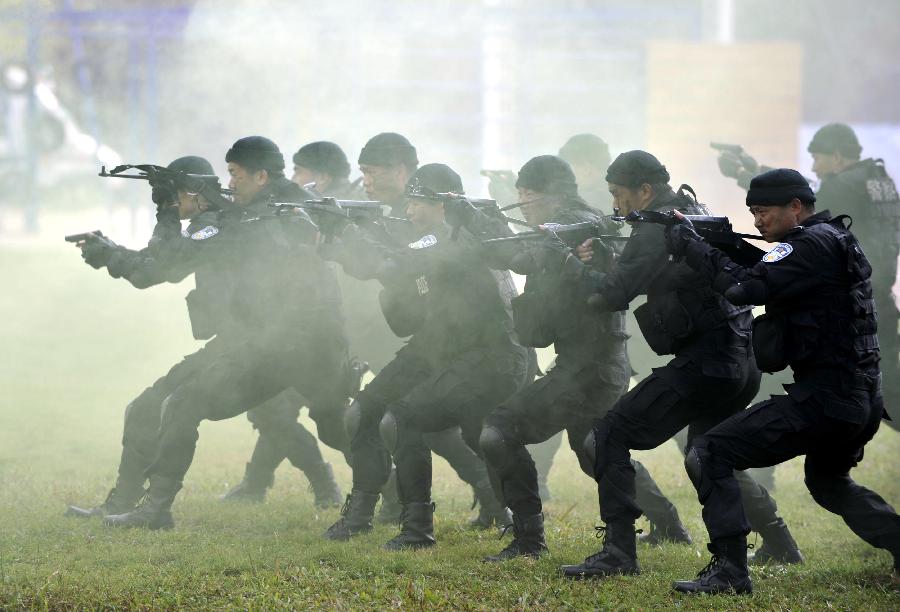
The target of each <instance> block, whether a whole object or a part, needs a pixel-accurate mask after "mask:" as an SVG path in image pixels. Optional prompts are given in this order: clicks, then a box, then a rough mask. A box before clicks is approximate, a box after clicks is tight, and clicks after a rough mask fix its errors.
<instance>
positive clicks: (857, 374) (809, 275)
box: [670, 170, 900, 592]
mask: <svg viewBox="0 0 900 612" xmlns="http://www.w3.org/2000/svg"><path fill="white" fill-rule="evenodd" d="M794 198H796V199H798V200H800V201H801V202H804V203H807V204H808V205H809V206H810V208H809V209H806V211H807V214H810V213H811V211H812V208H811V205H812V203H813V202H815V201H816V198H815V197H814V196H813V194H812V191H811V190H810V189H809V186H808V185H807V184H806V182H805V181H804V179H803V177H802V176H800V174H799V173H797V172H796V171H794V170H772V171H769V172H766V173H764V174H761V175H759V176H757V177H756V178H754V179H753V181H752V182H751V185H750V190H749V192H748V194H747V204H748V205H751V206H753V205H758V206H772V205H778V204H779V203H780V202H791V201H792V200H793V199H794ZM788 205H790V204H788ZM672 234H673V235H672V237H671V239H670V249H671V250H672V251H673V252H677V253H680V254H683V255H684V256H685V261H686V263H687V264H688V265H690V266H691V268H693V269H694V270H696V271H697V272H698V273H700V274H701V275H702V276H704V277H705V278H707V279H708V280H709V281H710V282H712V283H713V286H714V287H715V289H716V290H717V291H720V292H722V293H723V294H724V295H725V296H726V297H727V298H728V299H729V301H731V302H732V303H734V304H736V305H739V306H745V305H751V304H765V305H766V314H765V315H763V316H762V317H760V318H759V319H757V320H756V322H755V324H754V334H755V335H754V345H755V347H756V348H757V360H758V361H759V364H760V366H761V367H762V368H763V369H765V370H767V371H778V370H780V369H783V368H784V367H785V366H786V365H790V366H791V368H792V369H793V371H794V384H792V385H789V386H788V389H787V391H788V392H787V395H781V396H773V397H772V398H771V399H770V400H767V401H763V402H760V403H758V404H756V405H754V406H753V407H752V408H750V409H749V410H747V411H744V412H741V413H738V414H736V415H735V416H733V417H731V418H729V419H727V420H726V421H724V422H722V423H720V424H718V425H717V426H715V427H713V428H712V429H710V430H709V431H707V432H705V433H703V434H702V435H700V436H696V437H695V438H694V440H693V443H692V448H691V449H690V450H689V452H688V455H687V459H686V460H685V465H686V467H687V468H688V473H689V474H690V476H691V479H692V481H693V483H694V486H695V487H697V491H698V496H699V499H700V502H701V503H702V504H703V520H704V522H705V523H706V526H707V529H708V530H709V537H710V541H711V544H710V547H709V548H710V552H712V553H713V560H712V562H711V563H710V564H709V565H708V566H707V568H705V569H704V571H702V572H701V573H700V575H699V576H698V577H697V579H696V580H694V581H684V582H679V583H676V584H675V588H676V589H677V590H680V591H686V592H698V591H699V592H718V591H735V592H749V591H750V590H751V588H752V587H751V584H750V578H749V574H748V572H747V567H746V563H745V561H744V554H745V553H744V551H745V548H746V534H747V533H748V532H749V530H750V525H749V524H748V520H747V517H746V516H745V512H744V509H743V507H742V505H741V493H742V491H741V489H740V487H739V486H738V485H737V483H736V482H735V480H734V476H733V474H734V470H743V469H746V468H749V467H758V466H768V465H774V464H777V463H781V462H783V461H786V460H788V459H791V458H793V457H797V456H799V455H806V464H805V473H806V485H807V487H808V488H809V491H810V493H811V494H812V497H813V499H815V500H816V502H818V503H819V504H820V505H821V506H823V507H824V508H826V509H827V510H829V511H831V512H834V513H836V514H838V515H840V516H841V517H842V518H843V519H844V521H845V522H846V523H847V525H848V526H849V527H850V528H851V529H852V530H853V531H854V532H855V533H856V534H857V535H859V536H860V537H861V538H862V539H864V540H865V541H866V542H868V543H870V544H872V545H873V546H876V547H879V548H885V549H887V550H889V551H890V552H892V553H893V555H894V563H895V567H896V566H897V563H898V560H900V517H898V516H897V514H896V512H894V509H893V508H891V506H890V505H888V504H887V502H885V501H884V499H882V498H881V497H880V496H878V495H877V494H876V493H874V492H873V491H870V490H869V489H866V488H865V487H862V486H860V485H858V484H856V483H855V482H854V481H853V480H852V479H851V478H850V475H849V472H850V469H851V468H853V467H854V466H855V465H856V464H857V463H858V462H859V461H860V460H861V459H862V456H863V447H864V446H865V444H866V443H867V442H868V441H869V440H871V439H872V436H874V435H875V432H876V431H877V429H878V425H879V422H880V420H881V418H882V415H883V404H882V399H881V394H880V391H879V371H878V340H877V337H876V321H875V305H874V302H873V299H872V288H871V284H870V282H869V275H870V273H871V267H870V265H869V263H868V261H867V259H866V256H865V255H864V254H863V252H862V250H861V249H860V247H859V244H858V243H857V241H856V238H855V237H854V236H853V234H851V233H850V232H849V231H847V229H846V228H845V224H844V219H843V218H841V217H838V218H836V219H832V218H831V215H830V214H829V213H828V211H824V212H821V213H818V214H811V216H808V217H807V218H805V220H803V221H802V222H801V224H800V225H799V226H797V227H795V228H794V229H792V230H790V231H789V232H788V233H787V234H786V235H785V236H784V237H783V238H781V240H782V242H781V243H779V244H778V245H777V246H776V247H775V249H773V250H772V251H770V252H769V253H768V254H767V255H766V256H765V257H763V260H762V261H761V262H760V263H758V264H756V265H754V266H752V267H750V268H744V267H741V266H739V265H737V264H736V263H734V262H733V261H732V260H731V259H729V258H728V257H727V256H726V255H725V254H723V253H722V252H720V251H718V250H717V249H715V248H713V247H711V246H710V245H709V244H707V243H706V242H703V241H702V240H699V237H698V236H696V234H693V232H690V231H689V230H685V229H684V228H681V227H679V228H678V230H675V231H673V232H672Z"/></svg>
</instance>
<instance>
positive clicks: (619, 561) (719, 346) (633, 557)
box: [562, 151, 789, 578]
mask: <svg viewBox="0 0 900 612" xmlns="http://www.w3.org/2000/svg"><path fill="white" fill-rule="evenodd" d="M607 180H608V181H609V182H610V183H611V184H615V185H620V186H626V187H632V188H635V187H640V185H642V184H650V185H664V186H665V187H664V188H662V187H661V188H659V192H657V194H656V196H655V197H654V199H653V200H652V201H651V202H650V204H649V206H648V209H649V210H655V211H671V210H674V209H681V210H684V211H686V212H688V213H691V214H704V213H705V211H704V210H703V209H702V208H701V207H700V205H698V204H697V203H696V201H695V200H694V199H692V198H690V197H688V196H687V195H686V194H685V193H684V192H683V191H682V190H679V192H678V193H675V192H673V191H672V190H671V189H669V188H668V185H667V183H668V180H669V174H668V172H667V171H666V170H665V167H664V166H662V165H661V164H660V163H659V161H658V160H657V159H656V158H655V157H653V156H652V155H650V154H649V153H646V152H644V151H631V152H628V153H624V154H622V155H620V156H619V157H618V158H617V159H616V161H615V162H614V163H613V164H612V165H611V166H610V169H609V174H608V175H607ZM666 189H667V190H666ZM663 233H664V230H663V227H662V226H661V225H654V224H649V223H648V224H638V225H636V226H635V227H633V229H632V233H631V237H630V239H629V241H628V243H627V245H626V247H625V250H624V252H623V254H622V256H621V258H620V259H619V260H618V261H617V264H616V267H615V269H614V270H613V271H612V272H611V273H609V274H607V275H605V276H600V275H597V274H596V273H594V272H591V271H590V270H588V269H585V272H586V275H585V277H586V278H590V279H591V280H592V283H593V285H594V290H595V291H596V293H597V295H596V296H595V297H594V298H592V301H593V302H595V303H596V305H597V306H598V307H599V308H600V309H601V310H609V311H614V310H621V309H625V308H627V307H628V304H629V303H630V302H631V300H632V299H634V297H635V296H637V295H639V294H646V295H647V303H646V304H645V305H644V306H643V307H641V309H640V311H636V312H635V316H636V318H637V320H638V322H639V323H640V325H641V331H642V332H643V334H644V337H645V338H646V339H647V342H648V343H649V344H650V346H651V347H652V348H653V349H654V351H656V352H657V353H658V354H674V356H675V357H674V358H673V359H672V360H671V361H669V363H668V364H667V365H665V366H663V367H661V368H656V369H654V370H653V373H652V374H650V375H649V376H648V377H647V378H645V379H644V380H642V381H641V382H640V383H639V384H638V385H637V386H636V387H635V388H634V389H632V390H631V391H629V392H628V393H627V394H626V395H625V396H623V397H622V399H620V400H619V402H618V403H617V404H616V405H615V407H614V408H613V409H612V411H610V412H609V413H608V414H607V415H606V416H605V417H604V418H603V419H601V420H600V421H599V422H598V423H597V424H596V426H595V428H594V431H593V432H592V435H591V436H590V437H589V440H588V441H587V444H588V445H589V447H590V448H591V449H592V450H593V451H594V452H595V453H596V459H595V464H594V477H595V478H596V480H597V482H598V483H599V485H600V516H601V519H602V520H603V522H604V523H606V528H605V529H606V538H605V540H604V544H603V549H602V550H601V551H600V552H599V553H597V554H595V555H591V556H590V557H588V558H587V559H586V560H585V561H584V563H582V564H580V565H571V566H564V567H563V568H562V570H563V573H564V575H565V576H567V577H572V578H579V577H602V576H606V575H610V574H617V573H638V572H639V571H640V570H639V566H638V562H637V554H636V551H635V538H634V521H635V519H636V518H637V517H638V516H640V514H641V508H640V506H639V505H638V503H637V501H636V499H635V480H634V479H635V470H634V467H633V466H632V463H631V461H630V450H631V449H639V450H649V449H652V448H656V447H657V446H659V445H660V444H662V443H663V442H665V441H666V440H668V439H669V438H671V437H672V436H674V435H675V434H676V433H677V432H678V431H679V430H681V429H682V428H683V427H684V426H685V425H687V426H688V427H689V430H688V439H689V440H691V439H693V438H694V437H695V436H696V435H698V434H700V433H702V432H704V431H706V430H708V429H709V428H711V427H712V426H714V425H715V424H717V423H719V422H721V421H722V420H724V419H725V418H727V417H728V416H730V415H732V414H734V413H736V412H739V411H741V410H743V409H744V408H745V407H746V406H747V404H748V403H749V401H750V400H751V399H752V398H753V396H754V395H755V394H756V390H757V388H758V386H759V376H760V375H759V370H757V368H756V365H755V363H754V361H753V350H752V347H751V345H750V322H751V320H752V315H751V313H750V308H749V307H736V306H733V305H731V304H729V303H728V302H727V301H726V300H725V299H724V298H722V297H721V296H719V295H718V294H716V293H715V292H714V291H713V290H712V288H711V287H710V283H709V281H708V280H707V279H706V278H705V277H703V276H701V275H699V274H698V273H696V272H694V271H693V270H691V269H690V268H689V267H688V266H687V265H685V264H684V263H675V262H670V261H669V256H668V254H667V253H666V249H665V242H664V239H663V238H664V236H663ZM745 478H746V480H745V483H746V485H745V486H746V488H747V489H748V495H747V497H746V504H747V505H748V508H750V509H751V510H752V512H751V515H752V516H753V517H754V527H755V529H756V530H757V531H760V532H761V533H763V535H764V537H765V536H766V535H767V534H766V530H767V529H770V530H775V529H776V528H777V531H778V532H779V533H782V532H786V531H787V528H786V527H785V526H784V524H783V522H781V521H780V519H778V517H777V516H776V506H775V503H774V501H773V500H772V499H771V498H770V497H769V495H768V493H767V492H766V491H765V489H763V488H762V487H760V486H759V485H757V484H756V483H755V482H754V481H752V479H750V478H749V477H745ZM751 492H752V496H751V495H750V493H751ZM788 537H789V536H788Z"/></svg>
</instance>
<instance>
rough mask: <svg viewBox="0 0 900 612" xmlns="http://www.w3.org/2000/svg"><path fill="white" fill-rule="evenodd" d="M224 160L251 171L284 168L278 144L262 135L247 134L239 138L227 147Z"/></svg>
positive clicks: (269, 170)
mask: <svg viewBox="0 0 900 612" xmlns="http://www.w3.org/2000/svg"><path fill="white" fill-rule="evenodd" d="M225 161H226V162H233V163H235V164H237V165H238V166H241V167H242V168H246V169H247V170H250V171H251V172H256V171H258V170H265V171H267V172H281V171H283V170H284V156H283V155H282V154H281V151H280V150H279V149H278V145H276V144H275V143H274V142H272V141H271V140H269V139H268V138H265V137H264V136H247V137H245V138H241V139H240V140H238V141H237V142H235V143H234V144H233V145H231V148H230V149H228V153H226V154H225Z"/></svg>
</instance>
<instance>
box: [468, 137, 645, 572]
mask: <svg viewBox="0 0 900 612" xmlns="http://www.w3.org/2000/svg"><path fill="white" fill-rule="evenodd" d="M516 187H517V189H518V195H519V202H520V203H521V209H522V213H523V215H524V217H525V220H526V221H527V222H528V223H529V224H531V225H542V224H549V223H558V224H571V223H581V222H593V223H598V224H599V225H600V226H601V227H603V228H604V231H603V233H609V232H614V231H616V229H617V228H616V227H615V224H614V223H612V222H609V221H606V222H604V221H603V220H601V218H600V217H599V216H598V215H596V214H595V213H594V212H593V211H592V210H591V209H590V208H589V207H588V206H587V204H586V203H585V202H584V200H582V199H581V197H580V196H579V193H578V185H577V184H576V180H575V175H574V174H573V172H572V169H571V168H570V166H569V164H568V163H566V162H565V161H564V160H563V159H561V158H560V157H556V156H553V155H542V156H539V157H535V158H533V159H531V160H529V161H528V162H527V163H526V164H525V165H524V166H523V167H522V169H521V170H520V171H519V174H518V179H517V181H516ZM468 219H469V223H468V227H471V228H472V231H474V232H476V233H478V235H479V237H481V238H491V237H495V236H497V235H507V234H509V230H508V227H507V226H506V225H505V224H499V223H491V220H490V219H489V218H488V217H487V216H486V215H484V214H483V213H481V212H479V211H474V210H473V211H470V212H469V214H468ZM548 239H549V240H551V244H550V245H541V246H539V247H536V248H528V247H525V248H522V246H521V245H523V244H525V243H523V242H507V243H498V244H497V245H496V246H495V247H494V250H493V251H492V252H489V255H490V256H491V260H492V263H491V265H492V266H496V267H499V268H504V269H505V268H511V269H512V270H513V271H515V272H518V273H520V274H525V275H527V281H526V284H525V290H524V292H523V294H522V295H520V296H519V297H517V298H516V299H515V301H514V304H513V306H514V313H515V324H516V330H517V332H518V334H519V339H520V341H521V342H523V343H524V344H526V345H529V346H538V347H546V346H549V345H550V344H553V345H554V349H555V351H556V363H555V365H554V367H553V368H552V369H551V370H550V371H549V372H548V373H547V374H546V375H545V376H543V377H542V378H540V379H538V380H537V381H536V382H534V383H532V384H530V385H529V386H527V387H525V388H524V389H522V390H521V391H519V392H518V393H517V394H515V395H514V396H513V397H511V398H509V399H508V400H507V401H505V402H504V403H503V404H501V405H500V407H498V408H497V409H496V410H494V411H493V412H492V413H491V414H490V415H489V416H488V417H487V419H486V420H485V425H484V429H483V431H482V434H481V439H480V443H481V447H482V450H483V451H484V454H485V457H487V459H488V462H489V464H490V466H491V468H492V469H493V470H494V471H495V472H496V481H497V483H498V490H499V491H500V493H501V495H502V499H503V501H504V502H505V503H506V505H508V506H509V508H510V509H511V510H512V512H513V534H514V538H513V540H512V542H511V543H510V544H509V545H508V546H507V547H506V548H505V549H503V550H502V551H501V552H500V553H499V554H497V555H493V556H489V557H487V558H486V559H485V560H486V561H502V560H506V559H511V558H514V557H517V556H529V557H536V556H538V555H540V554H542V553H544V552H546V550H547V546H546V542H545V534H544V517H543V514H542V505H541V496H540V489H539V484H538V473H537V470H536V468H535V462H534V461H533V459H532V456H531V455H530V453H529V451H528V450H527V449H526V447H525V445H526V444H533V443H539V442H543V441H545V440H547V439H549V438H551V437H552V436H554V435H555V434H557V433H558V432H560V431H563V430H565V431H566V432H567V434H568V439H569V443H570V446H572V449H573V450H574V451H575V453H576V456H577V457H578V459H579V463H580V464H581V466H582V469H584V470H585V471H586V472H587V473H589V474H592V468H591V465H590V461H589V460H588V459H587V457H586V455H585V453H584V451H583V444H582V442H583V440H584V438H585V436H586V435H587V433H588V432H589V431H590V429H591V426H592V424H593V421H594V420H595V419H596V418H597V417H598V416H601V415H602V414H604V413H605V412H606V411H607V410H609V409H610V408H611V407H612V405H613V403H615V401H616V400H617V399H618V398H619V396H620V395H621V394H622V393H624V392H625V390H626V389H627V388H628V381H629V378H630V374H631V368H630V366H629V364H628V356H627V352H626V349H625V341H626V339H627V335H626V334H625V327H624V313H622V312H615V313H597V312H596V311H594V310H593V309H592V308H590V307H589V306H588V305H587V303H586V301H585V300H584V298H583V296H581V295H579V294H577V292H575V291H572V290H571V288H572V286H571V285H570V284H568V283H565V282H563V280H562V278H561V276H562V275H564V274H565V269H566V262H567V261H568V258H569V255H570V254H571V251H570V250H569V249H568V248H567V247H565V245H556V244H555V243H553V242H552V241H553V235H552V234H548ZM609 263H611V259H610V262H609Z"/></svg>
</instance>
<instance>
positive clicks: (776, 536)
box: [748, 517, 803, 565]
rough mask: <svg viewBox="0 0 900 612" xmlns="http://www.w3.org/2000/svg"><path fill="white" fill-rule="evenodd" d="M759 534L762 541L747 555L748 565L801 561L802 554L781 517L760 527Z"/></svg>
mask: <svg viewBox="0 0 900 612" xmlns="http://www.w3.org/2000/svg"><path fill="white" fill-rule="evenodd" d="M759 535H761V536H762V538H763V543H762V546H760V547H759V550H757V551H756V553H755V554H752V555H750V556H749V559H748V562H749V563H750V565H765V564H766V563H784V564H793V563H803V555H802V554H800V549H799V548H797V542H795V541H794V537H793V536H792V535H791V532H790V530H789V529H788V527H787V525H785V523H784V519H782V518H781V517H778V518H776V519H775V520H774V521H772V522H771V523H769V524H768V525H765V526H764V527H762V528H760V530H759Z"/></svg>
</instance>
